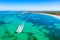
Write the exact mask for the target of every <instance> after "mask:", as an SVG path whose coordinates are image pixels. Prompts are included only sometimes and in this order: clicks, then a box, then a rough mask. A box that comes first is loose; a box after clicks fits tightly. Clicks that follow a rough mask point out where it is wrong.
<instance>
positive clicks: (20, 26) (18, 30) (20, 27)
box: [16, 23, 24, 33]
mask: <svg viewBox="0 0 60 40" xmlns="http://www.w3.org/2000/svg"><path fill="white" fill-rule="evenodd" d="M23 27H24V23H23V24H20V25H19V26H18V28H17V30H16V32H17V33H20V32H21V31H22V30H23Z"/></svg>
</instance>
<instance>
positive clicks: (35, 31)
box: [0, 12, 60, 40]
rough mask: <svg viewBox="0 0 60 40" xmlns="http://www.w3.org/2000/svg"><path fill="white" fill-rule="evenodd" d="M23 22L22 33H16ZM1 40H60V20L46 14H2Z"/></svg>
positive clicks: (0, 25)
mask: <svg viewBox="0 0 60 40" xmlns="http://www.w3.org/2000/svg"><path fill="white" fill-rule="evenodd" d="M22 22H24V23H23V24H24V28H23V30H22V32H21V33H15V31H16V29H17V28H18V26H19V25H21V23H22ZM0 40H60V20H59V19H57V18H55V17H52V16H48V15H44V14H31V13H25V14H22V12H21V13H19V12H0Z"/></svg>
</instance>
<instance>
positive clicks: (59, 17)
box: [40, 13, 60, 19]
mask: <svg viewBox="0 0 60 40" xmlns="http://www.w3.org/2000/svg"><path fill="white" fill-rule="evenodd" d="M40 14H44V13H40ZM44 15H49V16H53V17H56V18H58V19H60V16H57V15H52V14H46V13H45V14H44Z"/></svg>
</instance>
